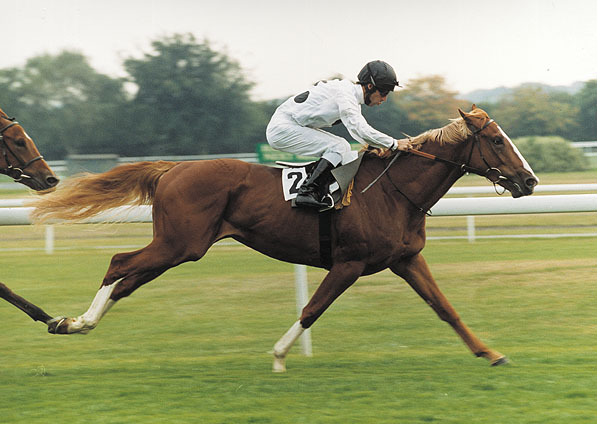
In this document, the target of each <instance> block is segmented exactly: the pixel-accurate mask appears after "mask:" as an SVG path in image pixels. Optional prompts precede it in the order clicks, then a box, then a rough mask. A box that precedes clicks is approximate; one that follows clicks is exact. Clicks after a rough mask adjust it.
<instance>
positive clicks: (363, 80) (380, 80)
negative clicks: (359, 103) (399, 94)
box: [357, 60, 400, 92]
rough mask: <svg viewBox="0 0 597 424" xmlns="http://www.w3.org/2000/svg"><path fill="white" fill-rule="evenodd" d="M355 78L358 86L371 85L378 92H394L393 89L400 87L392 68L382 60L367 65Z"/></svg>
mask: <svg viewBox="0 0 597 424" xmlns="http://www.w3.org/2000/svg"><path fill="white" fill-rule="evenodd" d="M357 78H358V79H359V80H358V81H357V82H358V83H359V84H361V85H364V86H367V84H373V86H374V87H375V88H376V89H377V90H379V91H380V92H389V91H394V87H396V86H399V87H400V84H399V83H398V80H397V79H396V72H395V71H394V68H392V67H391V66H390V65H389V64H387V63H386V62H384V61H382V60H374V61H373V62H369V63H367V64H366V65H365V66H364V67H363V69H361V72H359V75H358V77H357Z"/></svg>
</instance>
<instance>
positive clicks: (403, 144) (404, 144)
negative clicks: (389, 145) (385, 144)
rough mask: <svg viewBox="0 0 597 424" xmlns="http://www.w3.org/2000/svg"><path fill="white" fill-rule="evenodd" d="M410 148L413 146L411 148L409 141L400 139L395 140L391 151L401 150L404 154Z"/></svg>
mask: <svg viewBox="0 0 597 424" xmlns="http://www.w3.org/2000/svg"><path fill="white" fill-rule="evenodd" d="M412 148H413V146H412V143H411V141H410V139H408V138H401V139H398V140H396V147H395V148H394V149H392V150H402V151H404V152H408V151H409V150H410V149H412Z"/></svg>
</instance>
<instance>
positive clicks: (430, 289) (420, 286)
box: [391, 254, 508, 365]
mask: <svg viewBox="0 0 597 424" xmlns="http://www.w3.org/2000/svg"><path fill="white" fill-rule="evenodd" d="M391 270H392V272H394V273H395V274H397V275H399V276H400V277H402V278H404V279H405V280H406V282H407V283H408V284H410V286H411V287H412V288H413V289H414V290H415V291H416V292H417V293H418V294H419V296H421V297H422V298H423V300H425V302H427V304H428V305H429V306H431V308H432V309H433V310H434V311H435V313H436V314H437V315H438V316H439V317H440V319H442V320H443V321H446V322H447V323H448V324H450V325H451V326H452V328H453V329H454V331H456V333H458V335H459V336H460V337H461V338H462V340H463V341H464V343H466V345H467V346H468V347H469V349H470V350H471V351H472V352H473V353H474V354H475V355H476V356H478V357H483V358H486V359H488V360H489V361H491V365H500V364H504V363H506V362H508V360H507V358H506V357H505V356H504V355H502V354H501V353H499V352H497V351H495V350H493V349H490V348H489V347H488V346H487V345H485V343H483V342H482V341H481V340H480V339H479V338H478V337H477V336H475V335H474V334H473V332H472V331H471V330H470V329H469V328H468V327H467V326H466V325H465V324H464V323H463V322H462V321H461V320H460V317H459V316H458V313H457V312H456V310H455V309H454V308H453V307H452V305H450V302H448V299H446V297H445V296H444V294H443V293H442V292H441V291H440V289H439V287H438V286H437V283H436V282H435V280H434V278H433V276H432V275H431V271H430V270H429V267H428V266H427V262H426V261H425V259H424V258H423V256H422V255H420V254H418V255H415V256H413V257H412V258H410V259H408V260H406V261H402V262H400V263H399V264H397V265H395V266H393V267H391Z"/></svg>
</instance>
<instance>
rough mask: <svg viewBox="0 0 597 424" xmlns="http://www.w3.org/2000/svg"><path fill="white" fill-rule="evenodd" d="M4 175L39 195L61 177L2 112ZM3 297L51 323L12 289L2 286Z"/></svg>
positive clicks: (0, 163)
mask: <svg viewBox="0 0 597 424" xmlns="http://www.w3.org/2000/svg"><path fill="white" fill-rule="evenodd" d="M0 149H1V150H2V154H1V155H0V174H4V175H8V176H9V177H10V178H12V179H13V180H14V181H16V182H18V183H21V184H24V185H26V186H27V187H29V188H32V189H33V190H36V191H41V190H48V189H52V188H53V187H55V186H56V184H58V181H59V179H58V177H56V174H54V171H52V169H50V167H49V166H48V164H47V163H46V161H45V160H43V156H42V155H40V154H39V150H37V147H36V146H35V144H34V143H33V140H32V139H31V137H29V135H28V134H27V133H26V132H25V130H24V129H23V127H22V126H21V125H20V124H19V123H18V122H17V121H15V118H9V117H8V115H7V114H6V113H4V111H3V110H2V109H0ZM0 297H1V298H3V299H6V300H7V301H8V302H10V303H12V304H13V305H15V306H16V307H18V308H20V309H22V310H23V311H25V312H27V314H28V315H29V316H31V317H32V318H33V319H35V320H39V321H42V322H47V321H49V320H50V319H51V317H50V316H49V315H47V314H46V313H45V312H43V311H42V310H41V309H39V308H37V307H36V306H35V305H33V304H31V303H29V302H27V301H26V300H25V299H23V298H22V297H20V296H17V295H16V294H14V293H13V292H12V291H11V290H10V289H9V288H8V287H6V286H5V285H4V284H2V283H0Z"/></svg>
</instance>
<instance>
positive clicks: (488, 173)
mask: <svg viewBox="0 0 597 424" xmlns="http://www.w3.org/2000/svg"><path fill="white" fill-rule="evenodd" d="M493 122H495V121H494V120H493V119H490V120H488V121H487V122H486V123H485V124H484V125H483V126H482V127H481V128H477V129H476V130H475V131H472V134H473V136H474V137H475V140H474V141H473V147H472V148H471V152H470V153H469V156H468V159H467V161H466V163H459V162H455V161H452V160H449V159H444V158H440V157H437V156H436V155H432V154H431V153H426V152H421V151H418V150H409V151H407V152H406V153H410V154H413V155H415V156H419V157H422V158H425V159H430V160H433V161H436V162H442V163H445V164H448V165H451V166H455V167H457V168H460V170H461V171H462V173H463V174H465V173H473V174H476V175H479V176H481V177H485V178H487V180H488V181H489V182H491V183H493V185H494V187H495V185H496V184H497V183H498V182H500V181H504V180H507V179H508V177H506V176H504V175H503V174H502V171H501V170H500V169H499V168H495V167H492V166H491V165H489V163H488V162H487V160H486V159H485V156H483V151H482V150H481V143H480V140H479V134H480V133H481V131H483V130H484V129H485V128H487V127H488V126H489V125H491V124H492V123H493ZM405 135H406V136H407V137H408V138H409V139H410V138H411V137H410V136H408V135H407V134H405ZM475 146H477V148H478V149H479V155H480V156H481V160H482V161H483V162H484V163H485V165H487V169H486V170H485V171H483V170H481V169H479V168H475V167H473V166H470V165H469V164H468V163H470V161H471V158H472V156H473V150H475ZM401 153H402V152H401V151H400V150H398V151H396V153H395V154H394V157H393V158H392V160H391V161H390V163H389V164H388V165H387V166H386V167H385V169H384V170H383V171H382V172H381V174H379V175H378V176H377V178H375V179H374V180H373V181H372V182H371V183H370V184H369V185H368V186H367V187H365V188H364V189H363V190H362V191H361V193H364V192H366V191H367V190H369V188H371V186H372V185H373V184H375V183H376V182H377V181H379V179H380V178H381V177H382V176H383V175H384V174H385V173H386V172H387V171H388V170H389V169H390V167H391V166H392V165H393V164H394V162H395V161H396V159H398V157H399V156H400V154H401ZM388 178H389V180H390V182H391V183H392V185H393V186H394V189H395V190H396V191H397V192H398V193H400V194H401V195H402V196H403V197H404V198H405V199H406V200H408V202H409V203H410V204H411V205H412V206H414V207H415V209H417V210H418V211H419V212H423V213H425V214H426V215H427V216H431V212H430V211H429V210H425V209H423V208H421V207H420V206H418V205H417V204H416V203H414V202H413V201H412V200H411V199H410V198H409V197H408V196H407V195H406V194H404V193H403V192H402V191H401V190H400V189H399V188H398V187H397V186H396V184H394V181H392V179H391V178H390V177H389V175H388ZM496 192H497V189H496ZM498 194H503V193H498Z"/></svg>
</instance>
